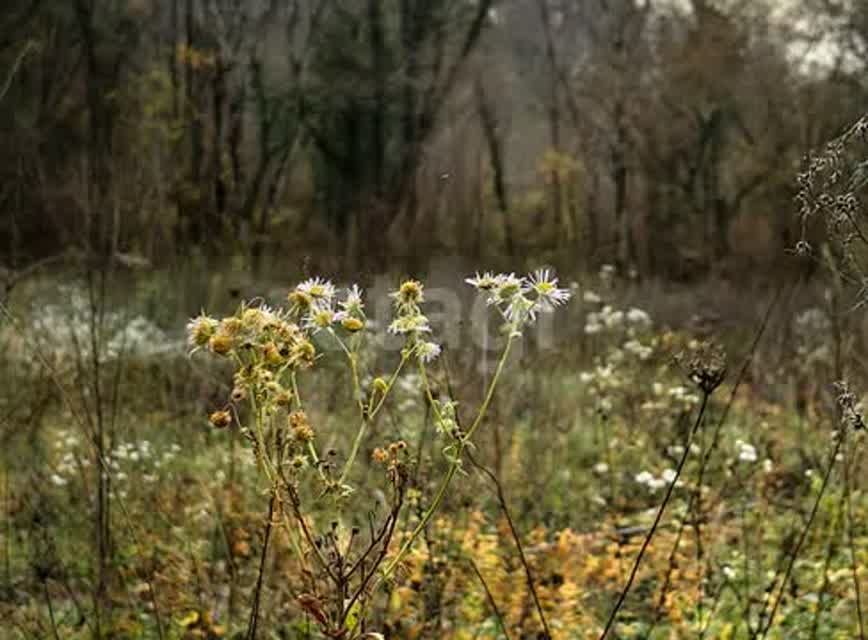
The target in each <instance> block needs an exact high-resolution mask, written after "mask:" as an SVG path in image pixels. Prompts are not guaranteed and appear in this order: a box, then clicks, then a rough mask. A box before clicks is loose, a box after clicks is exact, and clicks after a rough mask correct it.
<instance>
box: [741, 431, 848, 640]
mask: <svg viewBox="0 0 868 640" xmlns="http://www.w3.org/2000/svg"><path fill="white" fill-rule="evenodd" d="M844 438H845V434H843V433H842V434H841V435H840V437H839V438H838V439H837V442H836V443H835V448H834V450H833V451H832V455H831V457H830V459H829V465H828V467H827V468H826V473H825V475H824V476H823V483H822V484H821V485H820V492H819V493H818V494H817V499H816V500H814V506H813V508H812V509H811V514H810V515H809V516H808V521H807V522H806V523H805V526H804V527H803V528H802V533H801V534H800V535H799V540H798V542H796V546H795V548H794V549H793V551H792V553H791V554H790V560H789V563H788V564H787V569H786V571H785V572H784V579H783V581H782V582H781V586H780V587H779V588H778V593H777V596H776V597H775V602H774V604H773V605H772V610H771V612H770V613H769V617H768V620H766V624H765V626H764V627H763V626H762V625H759V626H758V627H757V630H756V631H755V632H754V633H753V635H751V640H756V638H765V637H766V636H767V635H768V632H769V630H770V629H771V628H772V625H773V624H774V622H775V616H776V615H777V613H778V607H780V605H781V600H783V598H784V590H785V589H786V587H787V583H788V582H789V580H790V577H791V576H792V574H793V568H794V567H795V565H796V559H797V558H798V557H799V552H800V551H801V550H802V545H804V544H805V540H806V539H807V537H808V532H809V531H810V530H811V525H812V524H813V523H814V518H816V517H817V512H818V511H819V509H820V502H821V501H822V499H823V495H824V494H825V493H826V487H827V486H828V485H829V477H830V476H831V475H832V469H834V468H835V458H837V457H838V452H839V451H840V450H841V445H842V444H843V443H844Z"/></svg>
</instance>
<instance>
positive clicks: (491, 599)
mask: <svg viewBox="0 0 868 640" xmlns="http://www.w3.org/2000/svg"><path fill="white" fill-rule="evenodd" d="M467 562H468V563H469V564H470V568H471V569H473V573H475V574H476V577H477V578H478V579H479V584H481V585H482V590H483V591H485V599H486V600H488V604H489V605H490V606H491V610H492V611H493V612H494V617H495V618H497V624H499V625H500V630H501V631H503V637H504V638H506V640H510V637H509V631H508V630H507V628H506V621H505V620H504V619H503V614H501V613H500V609H499V608H498V607H497V602H496V601H495V600H494V595H493V594H492V593H491V589H489V588H488V583H487V582H486V581H485V578H484V577H483V575H482V572H481V571H479V567H477V566H476V563H475V562H473V558H468V560H467Z"/></svg>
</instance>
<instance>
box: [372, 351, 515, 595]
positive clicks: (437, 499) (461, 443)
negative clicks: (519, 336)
mask: <svg viewBox="0 0 868 640" xmlns="http://www.w3.org/2000/svg"><path fill="white" fill-rule="evenodd" d="M514 339H515V338H514V337H513V336H510V337H509V339H508V340H507V341H506V346H505V347H504V349H503V354H502V355H501V356H500V361H499V362H498V363H497V370H496V371H495V373H494V377H493V378H492V379H491V383H490V384H489V386H488V393H487V394H486V396H485V400H484V401H483V403H482V405H481V406H480V407H479V412H478V413H477V414H476V419H475V420H474V421H473V424H472V425H471V427H470V429H469V430H468V431H467V434H466V435H464V436H463V437H462V438H460V439H459V440H458V449H457V451H456V452H455V458H454V459H453V461H452V464H450V465H449V469H448V471H447V472H446V475H445V476H444V478H443V480H442V482H441V483H440V487H439V488H438V489H437V493H436V495H435V496H434V501H433V502H432V503H431V506H429V507H428V509H427V511H425V513H424V514H423V515H422V519H421V520H420V521H419V524H417V525H416V528H415V529H413V532H412V533H411V534H410V537H409V538H407V540H406V541H405V542H404V544H403V545H402V546H401V549H400V550H399V551H398V553H397V554H395V557H394V558H392V560H391V562H389V564H388V565H387V566H386V568H385V569H384V570H383V575H382V578H381V580H385V579H387V578H388V577H389V576H390V575H392V573H393V572H394V571H395V569H396V568H397V566H398V564H399V563H400V562H401V560H402V559H403V558H404V556H405V555H406V554H407V552H408V551H409V550H410V547H412V546H413V543H414V542H415V541H416V538H418V537H419V534H421V533H422V531H423V530H424V529H425V527H427V526H428V522H429V521H430V520H431V518H432V517H433V516H434V514H435V513H436V511H437V509H438V508H439V507H440V503H441V502H443V498H444V497H446V491H447V490H448V489H449V485H450V483H451V482H452V478H454V477H455V473H456V472H457V471H458V467H459V466H460V465H461V457H462V455H463V453H464V449H465V447H467V445H468V444H469V443H470V437H471V436H472V435H473V433H474V432H475V431H476V430H477V429H478V428H479V425H481V424H482V419H483V418H484V417H485V414H486V412H487V411H488V407H489V405H490V404H491V399H492V398H493V397H494V390H495V389H496V388H497V382H498V380H499V379H500V375H501V373H502V372H503V367H504V365H505V364H506V360H507V358H508V357H509V351H510V347H511V346H512V342H513V340H514Z"/></svg>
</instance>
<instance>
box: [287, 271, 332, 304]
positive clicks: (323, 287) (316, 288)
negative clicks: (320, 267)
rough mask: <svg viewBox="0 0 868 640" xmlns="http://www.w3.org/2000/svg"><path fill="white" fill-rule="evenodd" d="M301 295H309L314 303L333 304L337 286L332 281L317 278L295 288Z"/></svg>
mask: <svg viewBox="0 0 868 640" xmlns="http://www.w3.org/2000/svg"><path fill="white" fill-rule="evenodd" d="M295 290H296V291H298V292H300V293H304V294H307V295H308V296H310V298H311V299H312V300H313V301H314V302H329V303H330V302H331V301H332V300H334V297H335V286H334V285H333V284H332V283H331V281H330V280H325V279H324V278H320V277H319V276H317V277H316V278H309V279H308V280H305V281H304V282H302V283H300V284H299V285H298V286H296V288H295Z"/></svg>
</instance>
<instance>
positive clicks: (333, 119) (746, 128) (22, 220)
mask: <svg viewBox="0 0 868 640" xmlns="http://www.w3.org/2000/svg"><path fill="white" fill-rule="evenodd" d="M0 69H2V70H3V74H2V77H0V128H2V139H3V144H2V145H0V176H2V177H0V211H2V216H0V247H2V248H0V256H3V257H2V260H0V263H2V266H3V267H4V268H5V269H7V270H12V271H14V270H20V269H22V268H25V267H26V266H27V265H28V264H33V263H34V261H39V260H44V259H46V258H47V259H51V258H52V257H55V256H59V255H64V254H68V253H69V252H70V251H81V252H85V253H87V254H88V255H93V254H94V253H96V254H97V255H102V256H117V257H120V258H122V259H126V260H127V261H133V262H140V261H143V260H144V261H148V262H149V263H159V262H160V261H162V260H165V259H167V257H169V256H179V255H183V256H187V255H191V254H194V255H198V254H202V255H211V256H213V255H215V254H216V255H220V256H225V255H232V256H238V255H242V256H245V259H246V258H247V257H252V264H253V265H258V264H259V262H260V261H261V260H262V258H263V257H264V256H276V255H284V256H285V255H300V254H299V252H302V253H303V254H304V255H317V254H320V255H324V256H331V257H332V258H335V259H337V261H338V262H339V264H341V265H343V266H344V267H353V266H359V265H368V266H370V267H374V266H383V265H385V264H386V263H387V261H388V260H390V259H392V258H393V257H394V256H411V255H412V256H430V255H435V254H450V255H454V254H461V255H464V256H468V257H471V258H480V257H481V258H487V259H494V258H493V257H507V258H515V257H522V258H526V257H534V258H536V259H546V260H550V261H553V262H555V263H558V264H559V265H560V266H561V267H562V268H563V267H565V266H566V267H568V268H572V269H576V270H584V269H594V268H596V267H598V266H599V265H600V264H602V263H614V264H616V265H618V266H619V267H620V268H621V269H622V270H623V271H624V272H626V270H627V269H635V270H636V271H637V272H638V273H641V274H652V275H656V276H660V277H663V278H667V279H679V280H681V279H688V278H690V279H695V278H701V277H704V276H705V275H708V274H711V273H714V274H723V275H729V276H733V275H738V274H743V273H746V272H748V271H750V270H752V269H756V268H767V267H769V263H770V262H772V261H774V260H777V258H779V257H780V255H781V254H782V252H783V250H784V249H785V248H787V247H791V246H793V244H794V243H795V241H796V240H797V239H798V234H799V229H798V228H797V223H796V218H795V216H794V214H793V212H794V205H793V202H792V200H793V196H794V193H795V189H796V186H795V182H794V175H795V174H796V172H797V171H798V169H799V167H800V165H801V162H802V159H803V157H804V155H805V154H806V153H807V152H808V151H809V150H810V149H813V148H817V147H820V146H821V145H822V144H823V143H824V142H825V141H826V140H828V139H830V138H831V137H833V136H834V135H836V134H837V133H839V132H840V131H841V130H842V128H843V127H844V126H845V125H846V124H847V123H849V122H852V121H853V120H855V119H856V117H857V116H858V115H859V114H860V112H861V111H862V110H863V109H864V105H865V103H866V96H868V84H866V81H865V80H866V78H868V74H866V71H868V4H866V3H864V2H860V1H858V0H853V1H852V2H850V1H848V0H795V1H793V2H790V1H786V0H717V1H715V0H681V1H680V2H674V1H664V0H656V1H655V0H111V1H109V0H5V1H4V3H3V9H2V11H0ZM565 263H566V264H565Z"/></svg>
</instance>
